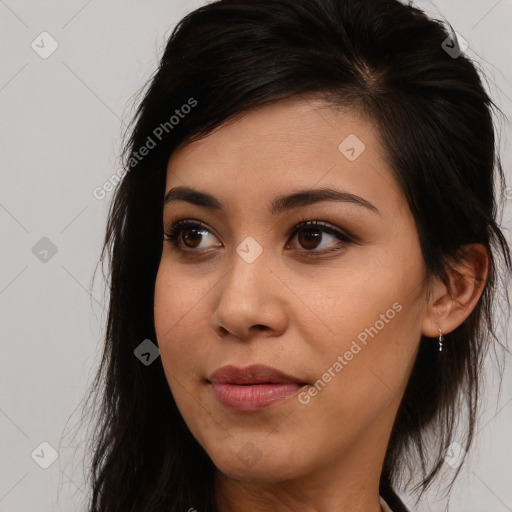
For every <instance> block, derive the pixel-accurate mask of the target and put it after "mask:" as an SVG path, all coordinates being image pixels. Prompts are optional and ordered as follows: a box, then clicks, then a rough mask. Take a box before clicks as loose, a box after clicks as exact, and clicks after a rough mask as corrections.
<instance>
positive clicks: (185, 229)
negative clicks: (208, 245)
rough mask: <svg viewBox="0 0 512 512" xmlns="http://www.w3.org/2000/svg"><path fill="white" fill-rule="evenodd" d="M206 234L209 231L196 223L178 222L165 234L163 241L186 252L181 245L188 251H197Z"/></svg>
mask: <svg viewBox="0 0 512 512" xmlns="http://www.w3.org/2000/svg"><path fill="white" fill-rule="evenodd" d="M208 234H211V233H210V231H209V230H208V229H207V228H206V227H205V226H203V224H201V223H200V222H198V221H178V222H176V223H175V224H173V225H172V226H171V227H170V229H169V230H168V231H166V232H165V239H166V241H168V242H170V243H171V244H172V245H173V246H174V247H175V248H176V249H178V250H185V251H186V250H187V249H182V244H183V246H184V247H186V248H188V249H191V250H194V249H197V248H198V247H199V246H200V245H201V242H202V241H203V238H205V237H207V236H208ZM212 236H213V235H212Z"/></svg>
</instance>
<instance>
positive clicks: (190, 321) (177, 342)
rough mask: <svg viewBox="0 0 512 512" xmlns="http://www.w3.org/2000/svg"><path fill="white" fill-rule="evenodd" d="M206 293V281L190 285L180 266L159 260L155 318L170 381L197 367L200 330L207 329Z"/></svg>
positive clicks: (165, 368) (164, 363)
mask: <svg viewBox="0 0 512 512" xmlns="http://www.w3.org/2000/svg"><path fill="white" fill-rule="evenodd" d="M171 276H172V278H171ZM207 293H208V287H207V286H204V283H203V285H201V284H199V283H194V285H191V283H190V282H189V281H187V280H186V279H185V278H184V277H183V276H182V274H180V272H179V270H178V269H176V268H175V267H172V268H171V265H169V264H165V263H164V264H162V263H161V264H160V267H159V269H158V273H157V277H156V281H155V296H154V320H155V332H156V336H157V340H158V346H159V348H160V356H161V358H162V364H163V367H164V370H165V373H166V375H167V379H168V381H169V384H172V379H171V377H175V378H179V376H180V375H184V374H188V375H190V373H191V372H195V371H196V364H197V361H198V353H199V350H200V344H201V339H200V338H199V337H198V336H197V332H203V333H205V332H206V330H205V329H206V327H207V326H206V323H207V316H206V315H205V314H201V308H202V307H204V306H203V304H204V298H205V295H206V294H207ZM199 323H203V324H204V325H199ZM170 379H171V380H170Z"/></svg>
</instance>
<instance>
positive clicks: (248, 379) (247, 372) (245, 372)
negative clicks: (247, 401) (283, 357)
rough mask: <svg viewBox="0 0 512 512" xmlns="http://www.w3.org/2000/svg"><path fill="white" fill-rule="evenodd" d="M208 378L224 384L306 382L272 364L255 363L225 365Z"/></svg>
mask: <svg viewBox="0 0 512 512" xmlns="http://www.w3.org/2000/svg"><path fill="white" fill-rule="evenodd" d="M208 380H209V381H210V382H212V383H214V382H215V383H223V384H240V385H244V384H246V385H250V384H286V383H296V384H305V383H304V382H303V381H301V380H300V379H297V378H295V377H293V376H291V375H287V374H286V373H283V372H280V371H279V370H276V369H274V368H271V367H270V366H264V365H261V364H253V365H251V366H247V367H246V368H237V367H236V366H233V365H228V366H223V367H222V368H219V369H218V370H216V371H215V372H213V373H212V374H211V375H210V377H209V378H208Z"/></svg>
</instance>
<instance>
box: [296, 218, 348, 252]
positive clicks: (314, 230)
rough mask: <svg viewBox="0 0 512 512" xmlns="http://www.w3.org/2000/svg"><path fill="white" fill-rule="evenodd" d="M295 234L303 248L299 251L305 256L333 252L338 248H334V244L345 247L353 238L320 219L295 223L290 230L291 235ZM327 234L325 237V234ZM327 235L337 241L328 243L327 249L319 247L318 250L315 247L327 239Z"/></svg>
mask: <svg viewBox="0 0 512 512" xmlns="http://www.w3.org/2000/svg"><path fill="white" fill-rule="evenodd" d="M296 234H297V235H298V236H297V240H298V242H299V244H300V245H301V247H303V248H304V249H305V250H303V251H300V252H302V253H304V254H305V255H307V256H314V255H318V254H320V255H321V254H325V253H330V252H335V251H337V250H340V249H339V248H338V249H336V248H334V249H333V247H335V246H336V245H338V246H340V243H341V247H345V246H346V245H348V244H350V243H352V242H353V240H352V239H351V238H350V237H349V236H348V235H346V234H345V233H343V231H340V230H339V229H337V228H335V227H333V226H331V225H330V224H326V223H323V222H320V221H307V222H302V223H301V224H299V225H297V226H296V227H295V229H294V230H293V232H292V235H293V236H295V235H296ZM326 234H327V235H328V236H327V237H326V236H325V235H326ZM329 237H330V238H331V239H333V240H334V241H335V242H336V240H337V243H334V244H330V246H331V248H330V249H329V248H328V249H320V250H318V249H317V247H318V246H319V245H320V244H322V243H323V242H324V241H325V240H327V242H328V240H329Z"/></svg>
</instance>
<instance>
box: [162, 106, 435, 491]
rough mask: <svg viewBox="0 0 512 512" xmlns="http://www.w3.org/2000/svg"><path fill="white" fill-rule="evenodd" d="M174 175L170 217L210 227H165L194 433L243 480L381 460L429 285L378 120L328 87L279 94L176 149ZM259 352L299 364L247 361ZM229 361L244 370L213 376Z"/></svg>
mask: <svg viewBox="0 0 512 512" xmlns="http://www.w3.org/2000/svg"><path fill="white" fill-rule="evenodd" d="M179 187H187V188H190V189H193V190H194V191H196V193H195V194H194V195H193V194H191V193H189V194H188V195H187V197H188V199H187V198H186V197H185V195H184V194H183V189H179ZM325 189H332V190H333V192H330V193H327V192H324V193H323V194H322V195H319V194H318V195H316V194H315V191H320V190H325ZM173 190H174V191H175V192H176V193H175V194H173V195H172V197H168V199H169V201H168V202H167V204H166V205H165V207H164V213H163V215H164V218H163V220H164V229H165V230H166V231H169V230H170V229H171V227H172V226H173V224H174V223H176V222H177V221H179V220H187V219H188V220H192V221H196V222H200V223H201V226H200V227H197V226H192V227H190V226H182V227H181V228H180V230H179V231H177V232H176V233H175V234H176V235H177V236H176V238H175V243H176V245H173V243H171V242H170V241H165V242H164V247H163V251H162V257H161V261H160V266H159V270H158V275H157V278H156V289H155V304H154V306H155V328H156V334H157V340H158V346H159V348H160V353H161V359H162V364H163V368H164V370H165V374H166V377H167V380H168V383H169V386H170V389H171V391H172V394H173V396H174V398H175V400H176V403H177V405H178V408H179V410H180V411H181V414H182V416H183V418H184V420H185V422H186V423H187V425H188V427H189V428H190V430H191V432H192V434H193V435H194V437H195V438H196V439H197V441H198V442H199V443H200V444H201V445H202V446H203V448H204V449H205V450H206V452H207V453H208V454H209V456H210V457H211V459H212V460H213V462H214V464H215V465H216V466H217V468H219V469H220V471H221V472H222V473H224V474H225V475H229V476H230V477H232V478H235V479H238V480H245V481H253V482H263V481H282V480H288V479H293V478H299V477H301V476H302V477H305V476H308V475H313V474H314V473H316V474H317V475H319V474H321V473H322V472H327V471H329V472H331V474H332V471H333V470H335V471H338V472H339V471H351V472H355V473H357V472H359V474H363V472H364V474H365V475H368V474H369V473H372V472H374V473H375V474H378V472H379V471H380V467H381V465H382V460H383V457H384V453H385V448H386V443H387V441H388V437H389V433H390V430H391V427H392V424H393V421H394V418H395V415H396V411H397V408H398V406H399V404H400V397H401V396H402V392H403V390H404V388H405V385H406V383H407V380H408V377H409V375H410V372H411V369H412V364H413V362H414V358H415V355H416V352H417V348H418V343H419V339H420V336H421V334H422V323H423V319H424V316H425V310H426V298H425V297H426V288H425V269H424V265H423V260H422V255H421V252H420V246H419V239H418V235H417V231H416V227H415V223H414V220H413V217H412V214H411V212H410V210H409V208H408V205H407V203H406V201H405V197H404V196H403V193H402V191H401V190H400V188H399V187H398V185H397V184H396V182H395V180H394V178H393V177H392V174H391V171H390V168H389V166H388V165H387V164H386V162H385V159H384V156H383V153H382V152H381V149H380V146H379V142H378V138H377V133H376V131H375V130H374V128H373V127H372V126H370V125H369V124H367V123H364V122H363V121H362V120H361V119H359V118H358V117H357V116H355V115H354V114H351V113H350V112H349V111H344V112H342V111H340V110H334V109H333V108H332V107H330V106H328V105H327V104H325V103H322V102H321V101H320V100H313V99H311V100H309V101H306V100H299V99H296V98H294V99H288V100H285V101H281V102H278V103H276V104H273V105H270V106H265V107H262V108H259V109H256V110H253V111H252V112H250V113H249V114H246V115H245V116H243V117H242V118H241V119H238V120H236V121H234V122H230V123H227V124H225V125H223V126H222V127H221V128H219V129H218V130H216V131H215V132H214V133H212V134H211V135H209V136H208V137H207V138H205V139H203V140H200V141H196V142H194V143H192V144H190V145H188V146H185V147H184V148H181V149H179V150H177V151H176V152H175V153H174V154H173V155H172V157H171V159H170V161H169V165H168V173H167V184H166V194H167V193H169V192H170V191H173ZM334 191H336V192H334ZM298 192H305V194H304V195H299V196H296V197H293V196H294V195H295V194H297V193H298ZM202 194H205V195H206V194H207V195H208V200H206V199H205V197H204V196H203V195H202ZM210 196H211V198H210ZM288 197H290V198H288ZM287 198H288V199H287ZM303 221H318V222H319V223H321V225H306V226H302V227H300V226H299V224H301V222H303ZM182 224H183V223H182ZM253 364H258V365H265V366H267V367H270V368H271V369H274V370H278V371H279V372H282V373H284V374H286V375H287V376H289V377H293V378H289V379H286V378H278V377H277V376H276V375H273V374H272V373H265V371H263V372H260V373H258V372H253V373H251V372H245V373H244V370H245V369H247V367H248V366H250V365H253ZM226 365H232V366H235V367H238V368H239V369H241V373H240V374H239V375H238V378H239V380H236V379H235V377H236V375H235V377H234V376H233V374H231V375H230V374H229V373H228V374H225V375H224V376H222V375H220V376H218V377H219V378H218V379H216V378H215V377H213V376H212V374H213V373H214V372H215V371H216V370H218V369H219V368H221V367H224V366H226ZM258 377H259V378H258ZM292 381H293V382H292ZM212 382H213V383H212ZM348 468H350V469H348Z"/></svg>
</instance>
